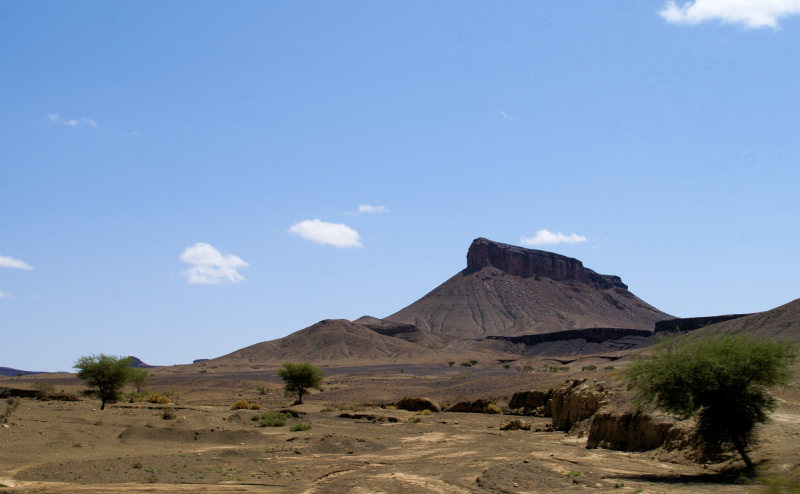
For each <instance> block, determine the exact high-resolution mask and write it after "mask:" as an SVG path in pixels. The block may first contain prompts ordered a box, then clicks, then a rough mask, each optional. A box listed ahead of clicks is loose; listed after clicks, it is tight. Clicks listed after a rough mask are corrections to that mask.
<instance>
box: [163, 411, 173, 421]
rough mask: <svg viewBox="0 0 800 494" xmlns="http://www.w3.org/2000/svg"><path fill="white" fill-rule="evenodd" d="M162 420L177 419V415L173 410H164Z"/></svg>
mask: <svg viewBox="0 0 800 494" xmlns="http://www.w3.org/2000/svg"><path fill="white" fill-rule="evenodd" d="M161 418H162V419H164V420H172V419H174V418H175V413H174V412H173V411H172V410H164V413H162V414H161Z"/></svg>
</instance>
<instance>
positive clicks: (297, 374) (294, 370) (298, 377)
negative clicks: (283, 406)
mask: <svg viewBox="0 0 800 494" xmlns="http://www.w3.org/2000/svg"><path fill="white" fill-rule="evenodd" d="M278 377H280V378H281V379H282V380H283V384H284V387H283V389H284V390H285V391H286V395H287V396H295V395H297V403H298V404H299V403H303V395H304V394H306V393H307V392H308V391H309V390H311V389H312V388H314V389H322V371H321V370H319V369H318V368H316V367H314V366H313V365H311V364H309V363H308V362H304V363H300V364H293V363H291V362H287V363H285V364H283V366H282V367H281V368H280V369H278Z"/></svg>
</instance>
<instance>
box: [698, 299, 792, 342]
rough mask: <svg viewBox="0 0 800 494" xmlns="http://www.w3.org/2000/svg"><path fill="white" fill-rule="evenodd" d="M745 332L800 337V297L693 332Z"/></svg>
mask: <svg viewBox="0 0 800 494" xmlns="http://www.w3.org/2000/svg"><path fill="white" fill-rule="evenodd" d="M708 333H744V334H747V335H750V336H753V337H756V338H771V339H785V340H791V341H798V340H799V339H800V298H799V299H796V300H793V301H791V302H789V303H787V304H784V305H781V306H780V307H776V308H774V309H771V310H768V311H764V312H759V313H756V314H751V315H749V316H745V317H741V318H738V319H733V320H731V321H725V322H720V323H717V324H711V325H709V326H705V327H704V328H701V329H698V330H696V331H693V332H692V334H695V335H703V334H708Z"/></svg>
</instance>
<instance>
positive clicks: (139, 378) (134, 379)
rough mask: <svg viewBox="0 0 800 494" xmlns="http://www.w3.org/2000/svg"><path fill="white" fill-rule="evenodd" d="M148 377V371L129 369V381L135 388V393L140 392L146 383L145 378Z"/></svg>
mask: <svg viewBox="0 0 800 494" xmlns="http://www.w3.org/2000/svg"><path fill="white" fill-rule="evenodd" d="M149 378H150V372H149V371H146V370H144V369H131V372H130V378H129V379H130V381H131V384H133V386H134V387H135V388H136V392H137V393H141V392H142V388H144V386H145V384H147V379H149Z"/></svg>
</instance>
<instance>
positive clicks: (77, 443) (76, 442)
mask: <svg viewBox="0 0 800 494" xmlns="http://www.w3.org/2000/svg"><path fill="white" fill-rule="evenodd" d="M81 446H83V444H81V443H79V442H78V441H75V442H74V443H72V447H73V448H80V447H81Z"/></svg>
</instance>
